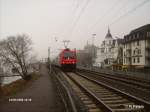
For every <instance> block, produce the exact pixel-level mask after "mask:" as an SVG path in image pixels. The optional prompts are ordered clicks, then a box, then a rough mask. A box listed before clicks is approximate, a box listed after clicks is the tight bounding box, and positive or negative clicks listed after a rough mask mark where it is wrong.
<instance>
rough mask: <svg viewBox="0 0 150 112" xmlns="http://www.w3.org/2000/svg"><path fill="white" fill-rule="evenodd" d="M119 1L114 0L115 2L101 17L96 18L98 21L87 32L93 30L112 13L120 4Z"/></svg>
mask: <svg viewBox="0 0 150 112" xmlns="http://www.w3.org/2000/svg"><path fill="white" fill-rule="evenodd" d="M120 1H121V0H116V2H115V3H114V4H113V5H112V6H111V7H110V8H109V9H108V10H107V11H106V12H105V13H104V14H103V16H100V17H99V18H98V20H97V21H96V22H95V23H94V24H93V25H91V27H89V30H91V29H93V28H94V27H95V26H96V25H97V24H99V23H100V22H101V21H102V20H103V19H104V18H105V17H106V16H107V15H108V14H110V13H111V12H112V10H113V9H114V8H115V7H116V6H117V4H118V3H119V2H120Z"/></svg>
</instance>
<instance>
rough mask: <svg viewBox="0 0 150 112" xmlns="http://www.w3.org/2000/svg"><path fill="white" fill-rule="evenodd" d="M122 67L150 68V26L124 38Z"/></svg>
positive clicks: (138, 29) (140, 28) (132, 32)
mask: <svg viewBox="0 0 150 112" xmlns="http://www.w3.org/2000/svg"><path fill="white" fill-rule="evenodd" d="M123 65H131V66H132V67H150V24H147V25H144V26H142V27H139V28H137V29H135V30H133V31H131V32H130V33H129V34H128V35H125V36H124V42H123Z"/></svg>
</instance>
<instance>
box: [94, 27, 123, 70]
mask: <svg viewBox="0 0 150 112" xmlns="http://www.w3.org/2000/svg"><path fill="white" fill-rule="evenodd" d="M121 42H122V39H119V38H117V39H114V38H113V37H112V35H111V33H110V30H109V28H108V32H107V34H106V36H105V39H104V41H102V44H101V46H100V48H99V49H98V50H97V58H96V63H97V65H98V66H102V67H107V66H111V65H112V64H113V63H114V62H115V61H117V59H118V55H119V53H120V52H119V49H120V47H121V44H120V43H121Z"/></svg>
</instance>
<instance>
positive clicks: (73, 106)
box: [51, 70, 86, 112]
mask: <svg viewBox="0 0 150 112" xmlns="http://www.w3.org/2000/svg"><path fill="white" fill-rule="evenodd" d="M54 72H55V73H54ZM51 74H53V75H51V77H52V78H53V81H54V84H55V86H56V87H57V90H58V92H59V94H60V96H61V99H62V100H63V103H64V105H65V108H66V112H86V108H85V107H84V106H83V105H82V104H80V102H78V101H77V100H78V99H76V98H75V95H73V92H71V89H70V88H69V87H68V86H67V85H68V84H65V83H66V81H65V80H64V79H61V78H62V77H60V76H58V74H57V72H56V71H54V70H53V71H52V73H51ZM79 104H80V105H79ZM81 105H82V106H81Z"/></svg>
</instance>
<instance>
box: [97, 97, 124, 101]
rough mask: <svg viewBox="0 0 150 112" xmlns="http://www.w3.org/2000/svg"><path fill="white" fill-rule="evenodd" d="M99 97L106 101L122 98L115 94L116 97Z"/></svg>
mask: <svg viewBox="0 0 150 112" xmlns="http://www.w3.org/2000/svg"><path fill="white" fill-rule="evenodd" d="M100 99H102V100H105V101H107V100H122V99H123V98H122V97H120V96H116V97H105V98H103V97H101V98H100Z"/></svg>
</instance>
